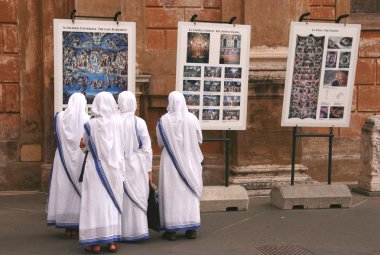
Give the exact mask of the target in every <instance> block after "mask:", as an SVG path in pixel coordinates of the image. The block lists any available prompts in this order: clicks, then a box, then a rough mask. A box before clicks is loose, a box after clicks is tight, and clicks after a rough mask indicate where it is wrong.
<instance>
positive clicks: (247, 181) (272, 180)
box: [229, 175, 313, 190]
mask: <svg viewBox="0 0 380 255" xmlns="http://www.w3.org/2000/svg"><path fill="white" fill-rule="evenodd" d="M294 182H295V183H313V179H311V177H310V176H308V175H303V176H299V175H296V176H294ZM229 183H231V184H239V185H241V186H243V187H244V188H245V189H247V190H252V189H253V190H261V189H271V188H272V187H273V185H275V184H290V176H286V177H285V176H275V177H256V178H251V177H244V176H243V177H241V176H231V177H230V178H229Z"/></svg>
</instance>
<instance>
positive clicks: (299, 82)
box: [281, 22, 360, 127]
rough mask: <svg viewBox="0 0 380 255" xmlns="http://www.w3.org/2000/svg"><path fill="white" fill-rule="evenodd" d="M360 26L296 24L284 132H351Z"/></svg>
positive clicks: (286, 93) (290, 59) (291, 30)
mask: <svg viewBox="0 0 380 255" xmlns="http://www.w3.org/2000/svg"><path fill="white" fill-rule="evenodd" d="M359 39H360V25H352V24H347V25H346V24H330V23H301V22H292V23H291V27H290V35H289V54H288V61H287V68H286V81H285V91H284V101H283V108H282V119H281V126H300V127H302V126H309V127H310V126H311V127H348V126H349V124H350V115H351V105H352V95H353V90H354V81H355V71H356V62H357V57H358V48H359Z"/></svg>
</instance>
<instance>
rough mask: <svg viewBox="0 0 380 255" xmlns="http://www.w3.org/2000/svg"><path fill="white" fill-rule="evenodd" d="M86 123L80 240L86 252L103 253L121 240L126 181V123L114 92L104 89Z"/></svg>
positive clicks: (94, 103)
mask: <svg viewBox="0 0 380 255" xmlns="http://www.w3.org/2000/svg"><path fill="white" fill-rule="evenodd" d="M91 111H92V114H93V117H94V118H92V119H90V121H89V122H87V123H86V124H85V126H84V127H85V131H86V132H85V134H84V136H83V139H82V141H81V148H82V149H88V150H89V153H88V157H87V160H86V166H85V170H84V175H83V184H82V204H81V212H80V213H81V214H80V225H79V242H80V244H81V245H86V246H87V247H86V251H89V252H93V253H99V252H100V244H103V243H108V249H109V250H110V251H112V252H115V251H116V250H117V247H116V244H115V243H114V242H116V241H120V240H121V214H122V201H123V181H124V173H123V171H124V137H123V122H122V119H121V116H120V113H119V110H118V109H117V104H116V101H115V99H114V98H113V96H112V94H111V93H109V92H100V93H99V94H97V95H96V96H95V99H94V102H93V104H92V107H91Z"/></svg>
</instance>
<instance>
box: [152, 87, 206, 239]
mask: <svg viewBox="0 0 380 255" xmlns="http://www.w3.org/2000/svg"><path fill="white" fill-rule="evenodd" d="M167 111H168V112H167V113H166V114H165V115H163V116H162V117H161V119H160V120H159V121H158V124H157V128H156V132H157V141H158V145H159V146H160V147H161V148H163V150H162V153H161V159H160V175H159V184H158V194H159V208H160V222H161V228H162V229H163V230H164V231H165V232H164V234H163V238H164V239H167V240H170V241H175V240H176V238H177V237H176V232H177V231H185V235H186V237H187V238H189V239H195V238H196V237H197V229H198V228H199V227H200V225H201V219H200V209H199V204H200V197H201V194H202V189H203V183H202V165H201V162H202V161H203V155H202V152H201V150H200V147H199V144H200V143H201V142H202V131H201V128H200V124H199V121H198V119H197V118H196V117H195V115H194V114H192V113H190V112H189V111H188V109H187V106H186V101H185V98H184V96H183V95H182V94H181V93H179V92H177V91H173V92H171V93H170V94H169V105H168V107H167Z"/></svg>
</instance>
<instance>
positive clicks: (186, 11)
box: [145, 0, 222, 50]
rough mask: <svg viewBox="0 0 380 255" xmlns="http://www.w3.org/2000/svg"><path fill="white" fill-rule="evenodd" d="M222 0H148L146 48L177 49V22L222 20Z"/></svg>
mask: <svg viewBox="0 0 380 255" xmlns="http://www.w3.org/2000/svg"><path fill="white" fill-rule="evenodd" d="M221 7H222V1H221V0H147V1H146V23H145V25H146V49H148V50H176V49H177V23H178V21H190V18H191V16H192V15H193V14H197V15H198V17H197V19H199V20H221V17H222V11H221Z"/></svg>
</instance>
